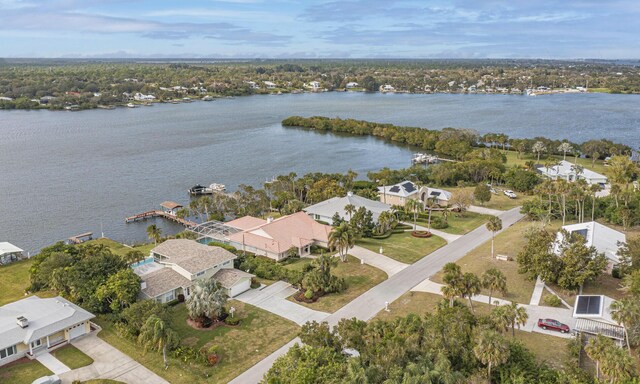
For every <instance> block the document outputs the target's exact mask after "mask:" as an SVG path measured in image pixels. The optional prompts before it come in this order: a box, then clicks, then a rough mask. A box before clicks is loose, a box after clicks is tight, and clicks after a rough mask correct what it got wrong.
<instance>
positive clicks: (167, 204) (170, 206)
mask: <svg viewBox="0 0 640 384" xmlns="http://www.w3.org/2000/svg"><path fill="white" fill-rule="evenodd" d="M160 206H161V207H164V208H167V209H176V208H182V205H180V204H178V203H176V202H173V201H163V202H162V203H160Z"/></svg>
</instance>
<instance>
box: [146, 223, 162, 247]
mask: <svg viewBox="0 0 640 384" xmlns="http://www.w3.org/2000/svg"><path fill="white" fill-rule="evenodd" d="M161 236H162V230H161V229H160V228H158V226H157V225H155V224H151V225H150V226H148V227H147V237H148V238H149V240H153V243H154V244H155V245H158V241H160V238H161Z"/></svg>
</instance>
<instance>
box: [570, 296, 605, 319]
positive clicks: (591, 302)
mask: <svg viewBox="0 0 640 384" xmlns="http://www.w3.org/2000/svg"><path fill="white" fill-rule="evenodd" d="M601 300H602V296H578V301H577V302H576V315H599V314H600V301H601Z"/></svg>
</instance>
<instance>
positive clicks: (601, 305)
mask: <svg viewBox="0 0 640 384" xmlns="http://www.w3.org/2000/svg"><path fill="white" fill-rule="evenodd" d="M614 302H615V300H613V299H612V298H610V297H608V296H604V295H578V296H577V297H576V304H575V306H574V307H573V317H574V318H575V319H576V325H575V330H576V331H578V332H583V333H587V334H590V335H603V336H606V337H609V338H611V339H614V340H616V341H618V344H622V343H624V341H625V330H624V327H623V326H621V325H620V324H618V323H617V322H616V321H615V320H613V318H612V317H611V304H612V303H614Z"/></svg>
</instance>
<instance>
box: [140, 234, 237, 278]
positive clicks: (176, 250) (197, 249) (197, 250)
mask: <svg viewBox="0 0 640 384" xmlns="http://www.w3.org/2000/svg"><path fill="white" fill-rule="evenodd" d="M151 252H152V253H153V254H157V255H160V256H163V257H164V258H166V259H161V260H159V261H160V262H162V263H172V264H176V265H178V266H180V267H181V268H183V269H185V270H186V271H187V272H189V273H198V272H201V271H204V270H205V269H209V268H213V267H215V266H216V265H220V264H222V263H224V262H226V261H229V260H233V259H235V258H236V255H234V254H233V253H231V252H229V251H227V250H225V249H222V248H220V247H210V246H208V245H204V244H200V243H198V242H197V241H194V240H187V239H170V240H167V241H165V242H164V243H162V244H159V245H158V246H156V247H155V248H153V249H152V250H151Z"/></svg>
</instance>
